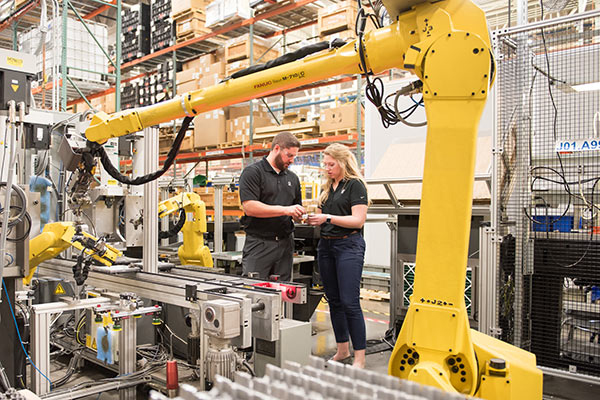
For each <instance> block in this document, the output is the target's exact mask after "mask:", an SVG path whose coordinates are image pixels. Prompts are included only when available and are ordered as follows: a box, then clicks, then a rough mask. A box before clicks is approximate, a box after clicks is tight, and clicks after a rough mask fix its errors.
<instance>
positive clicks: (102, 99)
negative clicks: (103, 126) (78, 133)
mask: <svg viewBox="0 0 600 400" xmlns="http://www.w3.org/2000/svg"><path fill="white" fill-rule="evenodd" d="M90 104H91V105H92V108H93V109H94V110H96V111H104V112H105V113H107V114H112V113H114V112H115V93H114V92H113V93H110V94H107V95H104V96H98V97H94V98H93V99H91V100H90ZM89 108H90V107H89V106H88V105H87V103H86V102H85V101H82V102H80V103H77V104H76V109H75V110H74V111H76V112H84V111H86V110H89Z"/></svg>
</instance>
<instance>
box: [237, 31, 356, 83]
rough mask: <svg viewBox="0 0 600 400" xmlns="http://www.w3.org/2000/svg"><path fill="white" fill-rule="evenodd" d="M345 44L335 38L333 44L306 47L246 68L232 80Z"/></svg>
mask: <svg viewBox="0 0 600 400" xmlns="http://www.w3.org/2000/svg"><path fill="white" fill-rule="evenodd" d="M345 44H346V42H345V41H344V40H342V39H339V38H335V39H333V40H332V41H331V42H329V41H326V42H319V43H315V44H311V45H308V46H304V47H302V48H300V49H298V50H296V51H292V52H290V53H287V54H284V55H282V56H281V57H277V58H276V59H274V60H271V61H267V62H266V63H264V64H256V65H252V66H250V67H248V68H244V69H243V70H241V71H238V72H235V73H234V74H232V75H231V77H230V78H231V79H236V78H241V77H242V76H246V75H250V74H253V73H255V72H260V71H264V70H267V69H270V68H273V67H277V66H279V65H283V64H287V63H291V62H292V61H296V60H300V59H302V58H304V57H306V56H309V55H311V54H314V53H318V52H319V51H322V50H327V49H331V48H338V47H342V46H343V45H345Z"/></svg>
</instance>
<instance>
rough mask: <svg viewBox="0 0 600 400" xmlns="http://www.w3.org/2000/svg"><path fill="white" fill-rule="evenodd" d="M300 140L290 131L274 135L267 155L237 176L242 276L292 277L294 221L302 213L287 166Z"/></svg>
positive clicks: (297, 189)
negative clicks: (242, 231)
mask: <svg viewBox="0 0 600 400" xmlns="http://www.w3.org/2000/svg"><path fill="white" fill-rule="evenodd" d="M299 149H300V142H299V141H298V139H296V137H295V136H294V135H292V134H291V133H290V132H282V133H280V134H278V135H277V136H275V138H274V139H273V143H272V144H271V151H270V152H269V155H267V156H266V157H264V158H263V159H262V160H260V161H258V162H256V163H254V164H252V165H249V166H248V167H246V168H244V171H242V176H241V177H240V200H241V201H242V207H243V208H244V214H245V216H244V217H243V218H242V225H244V226H245V230H246V243H245V244H244V252H243V257H242V267H243V273H244V275H247V274H248V273H249V272H257V273H258V275H259V277H260V278H261V279H268V278H269V276H271V275H279V277H280V279H281V280H282V281H290V280H291V279H292V265H293V253H294V235H293V232H294V223H293V221H292V219H294V220H296V221H299V220H300V219H301V218H302V215H303V214H305V213H306V211H305V210H304V208H303V207H302V194H301V189H300V180H299V179H298V177H297V176H296V174H294V173H293V172H292V171H290V170H288V167H289V166H290V165H291V164H292V163H293V162H294V158H295V157H296V156H297V155H298V150H299Z"/></svg>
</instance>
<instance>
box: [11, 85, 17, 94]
mask: <svg viewBox="0 0 600 400" xmlns="http://www.w3.org/2000/svg"><path fill="white" fill-rule="evenodd" d="M10 87H11V88H12V90H13V91H14V92H15V93H17V90H19V85H10Z"/></svg>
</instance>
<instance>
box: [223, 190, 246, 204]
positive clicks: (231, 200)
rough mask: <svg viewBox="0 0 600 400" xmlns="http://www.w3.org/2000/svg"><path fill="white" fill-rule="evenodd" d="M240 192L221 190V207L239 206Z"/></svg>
mask: <svg viewBox="0 0 600 400" xmlns="http://www.w3.org/2000/svg"><path fill="white" fill-rule="evenodd" d="M241 206H242V203H240V192H237V191H236V192H225V191H224V192H223V207H236V208H237V207H241Z"/></svg>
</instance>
